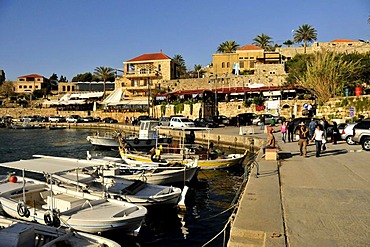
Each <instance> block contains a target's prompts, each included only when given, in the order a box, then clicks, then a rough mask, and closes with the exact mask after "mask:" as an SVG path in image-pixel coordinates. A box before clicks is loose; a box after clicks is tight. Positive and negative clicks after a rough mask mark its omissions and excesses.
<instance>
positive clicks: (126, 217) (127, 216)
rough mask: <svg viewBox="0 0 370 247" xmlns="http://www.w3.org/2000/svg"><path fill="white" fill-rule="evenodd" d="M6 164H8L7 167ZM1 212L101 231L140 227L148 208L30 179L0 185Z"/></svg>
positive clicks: (68, 226)
mask: <svg viewBox="0 0 370 247" xmlns="http://www.w3.org/2000/svg"><path fill="white" fill-rule="evenodd" d="M8 167H9V166H8ZM0 191H1V194H0V202H1V205H2V208H3V211H4V212H5V213H6V214H7V215H10V216H11V217H14V218H16V219H20V220H25V221H32V222H37V223H40V224H43V225H49V226H55V227H59V226H63V227H67V228H71V229H74V230H77V231H83V232H88V233H100V232H105V231H111V230H121V231H124V232H126V233H133V232H134V231H135V230H137V229H139V228H140V227H141V224H142V222H143V220H144V218H145V215H146V213H147V209H146V208H145V207H142V206H137V205H135V204H132V203H128V202H123V201H118V200H114V199H106V198H102V197H101V196H96V195H91V194H89V193H84V192H83V191H77V190H71V189H67V188H63V187H60V186H57V185H53V184H52V183H50V184H47V183H44V182H40V181H37V180H34V179H30V178H27V179H25V178H21V179H16V181H12V182H5V183H2V184H0Z"/></svg>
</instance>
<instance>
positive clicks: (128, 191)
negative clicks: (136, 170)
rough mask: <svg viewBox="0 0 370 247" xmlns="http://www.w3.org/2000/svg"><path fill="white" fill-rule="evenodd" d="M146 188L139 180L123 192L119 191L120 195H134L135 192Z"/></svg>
mask: <svg viewBox="0 0 370 247" xmlns="http://www.w3.org/2000/svg"><path fill="white" fill-rule="evenodd" d="M145 186H146V183H145V182H143V181H141V180H135V182H134V183H132V184H130V185H129V186H127V187H126V188H124V189H123V190H121V194H122V195H135V194H136V193H137V192H139V191H140V190H142V189H143V188H144V187H145Z"/></svg>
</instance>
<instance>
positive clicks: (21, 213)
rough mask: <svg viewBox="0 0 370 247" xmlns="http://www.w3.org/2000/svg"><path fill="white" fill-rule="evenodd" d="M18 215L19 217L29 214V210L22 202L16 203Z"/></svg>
mask: <svg viewBox="0 0 370 247" xmlns="http://www.w3.org/2000/svg"><path fill="white" fill-rule="evenodd" d="M17 212H18V215H19V216H21V217H26V218H28V217H29V216H30V210H29V209H28V208H27V205H26V204H25V203H24V202H20V203H18V205H17Z"/></svg>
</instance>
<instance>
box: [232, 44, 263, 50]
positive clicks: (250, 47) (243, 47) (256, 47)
mask: <svg viewBox="0 0 370 247" xmlns="http://www.w3.org/2000/svg"><path fill="white" fill-rule="evenodd" d="M238 50H263V49H262V48H261V47H259V46H256V45H245V46H242V47H240V48H239V49H238Z"/></svg>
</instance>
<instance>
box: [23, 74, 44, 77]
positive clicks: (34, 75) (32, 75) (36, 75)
mask: <svg viewBox="0 0 370 247" xmlns="http://www.w3.org/2000/svg"><path fill="white" fill-rule="evenodd" d="M31 77H32V78H43V76H41V75H38V74H30V75H24V76H19V77H18V78H31Z"/></svg>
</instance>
